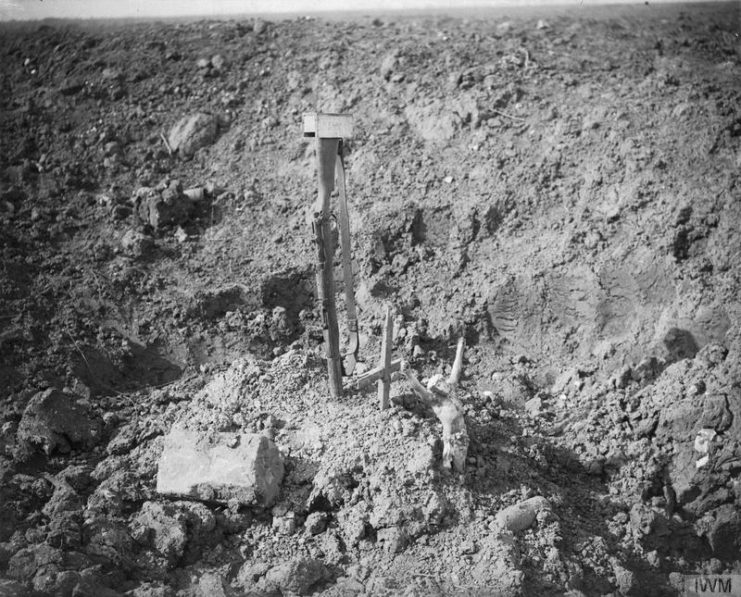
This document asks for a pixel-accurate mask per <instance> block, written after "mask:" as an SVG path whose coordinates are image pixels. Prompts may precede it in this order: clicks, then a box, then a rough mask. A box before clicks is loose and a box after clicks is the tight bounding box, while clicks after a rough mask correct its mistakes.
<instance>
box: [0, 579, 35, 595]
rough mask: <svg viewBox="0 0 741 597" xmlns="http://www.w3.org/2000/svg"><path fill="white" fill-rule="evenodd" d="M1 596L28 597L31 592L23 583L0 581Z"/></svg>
mask: <svg viewBox="0 0 741 597" xmlns="http://www.w3.org/2000/svg"><path fill="white" fill-rule="evenodd" d="M0 595H2V596H3V597H28V595H29V592H28V591H27V590H26V587H25V586H24V585H22V584H21V583H18V582H15V581H13V580H3V579H0Z"/></svg>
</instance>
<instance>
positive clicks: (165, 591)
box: [126, 582, 175, 597]
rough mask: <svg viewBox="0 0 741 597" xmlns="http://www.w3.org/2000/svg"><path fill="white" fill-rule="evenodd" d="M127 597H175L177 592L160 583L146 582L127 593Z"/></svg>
mask: <svg viewBox="0 0 741 597" xmlns="http://www.w3.org/2000/svg"><path fill="white" fill-rule="evenodd" d="M126 597H175V591H173V590H172V589H171V588H170V587H168V586H165V585H161V584H159V583H149V582H145V583H142V584H140V585H139V586H138V587H136V588H135V589H132V590H131V591H127V592H126Z"/></svg>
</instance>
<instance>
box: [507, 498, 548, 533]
mask: <svg viewBox="0 0 741 597" xmlns="http://www.w3.org/2000/svg"><path fill="white" fill-rule="evenodd" d="M544 510H550V504H549V503H548V500H546V499H545V498H544V497H542V496H535V497H531V498H530V499H527V500H524V501H522V502H519V503H517V504H514V505H513V506H509V507H507V508H505V509H504V510H501V511H500V512H499V513H498V514H497V515H496V518H495V522H496V523H497V525H498V526H499V527H500V528H504V529H506V530H508V531H511V532H513V533H517V532H519V531H524V530H525V529H527V528H529V527H530V526H532V524H533V523H534V522H535V519H536V518H537V517H538V514H539V513H540V512H542V511H544Z"/></svg>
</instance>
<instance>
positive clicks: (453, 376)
mask: <svg viewBox="0 0 741 597" xmlns="http://www.w3.org/2000/svg"><path fill="white" fill-rule="evenodd" d="M465 346H466V341H465V339H464V338H463V336H461V337H460V338H458V346H457V347H456V349H455V361H453V368H452V369H451V370H450V377H448V383H449V384H450V385H457V384H458V382H459V381H460V379H461V371H463V349H464V348H465Z"/></svg>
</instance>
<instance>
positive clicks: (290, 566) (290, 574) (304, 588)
mask: <svg viewBox="0 0 741 597" xmlns="http://www.w3.org/2000/svg"><path fill="white" fill-rule="evenodd" d="M326 578H328V571H327V568H326V566H325V565H324V564H323V563H322V562H321V561H320V560H315V559H312V558H298V559H295V560H292V561H290V562H286V563H285V564H280V565H278V566H276V567H275V568H272V569H270V570H269V571H268V573H267V574H266V575H265V585H267V586H268V587H273V588H276V589H278V590H280V591H282V592H283V593H289V594H292V593H296V594H298V595H308V594H309V593H310V592H312V588H313V587H314V586H315V585H317V584H318V583H319V582H321V581H322V580H325V579H326Z"/></svg>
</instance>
